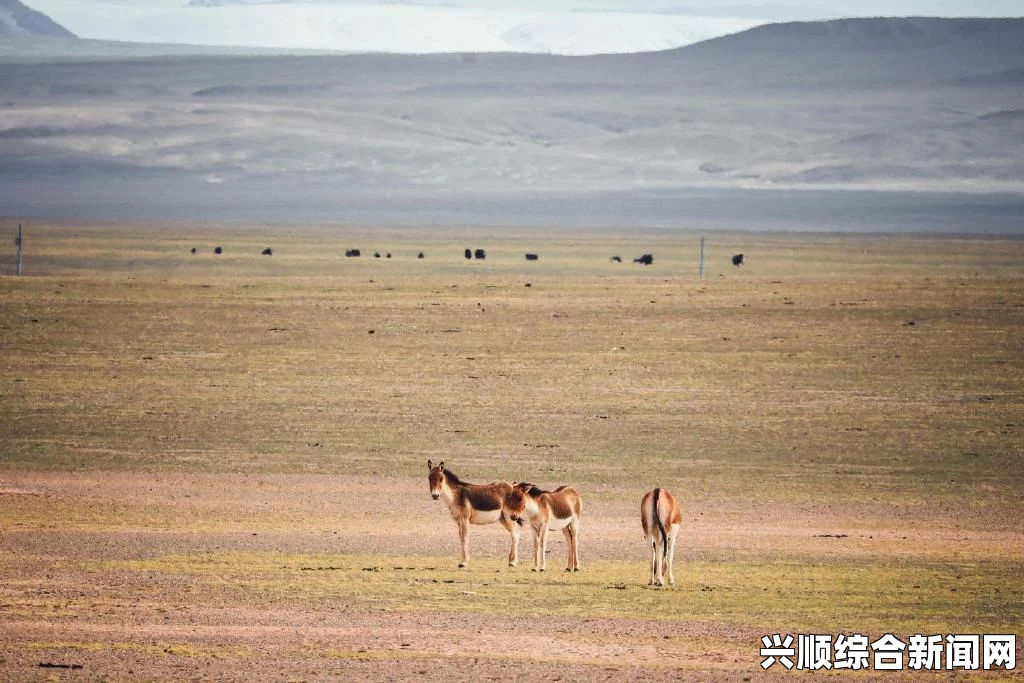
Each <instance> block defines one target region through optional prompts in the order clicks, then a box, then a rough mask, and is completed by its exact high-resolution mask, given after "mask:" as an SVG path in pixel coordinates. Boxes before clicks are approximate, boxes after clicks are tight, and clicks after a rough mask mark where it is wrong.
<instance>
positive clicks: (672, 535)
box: [640, 489, 683, 586]
mask: <svg viewBox="0 0 1024 683" xmlns="http://www.w3.org/2000/svg"><path fill="white" fill-rule="evenodd" d="M640 523H641V524H643V527H644V536H646V537H647V540H648V541H650V543H651V580H650V581H649V582H648V583H647V585H648V586H664V585H665V574H666V573H668V582H669V584H671V585H673V586H674V585H676V577H675V576H674V575H673V574H672V557H673V555H675V552H676V536H677V535H678V534H679V527H680V526H681V525H682V523H683V511H682V509H681V508H680V507H679V503H677V502H676V499H675V496H673V495H672V494H671V493H669V492H668V491H666V490H665V489H654V490H653V491H648V492H647V493H646V494H644V499H643V500H642V501H641V502H640ZM666 570H667V571H666Z"/></svg>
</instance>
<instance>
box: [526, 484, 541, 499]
mask: <svg viewBox="0 0 1024 683" xmlns="http://www.w3.org/2000/svg"><path fill="white" fill-rule="evenodd" d="M527 493H528V494H529V495H530V497H531V498H536V497H538V496H539V495H541V494H542V493H544V492H543V491H541V490H540V487H538V486H534V487H532V488H530V490H529V491H527Z"/></svg>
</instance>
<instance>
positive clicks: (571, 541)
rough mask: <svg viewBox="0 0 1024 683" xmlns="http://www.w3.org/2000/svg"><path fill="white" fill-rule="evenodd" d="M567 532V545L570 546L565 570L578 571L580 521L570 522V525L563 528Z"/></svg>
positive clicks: (563, 531)
mask: <svg viewBox="0 0 1024 683" xmlns="http://www.w3.org/2000/svg"><path fill="white" fill-rule="evenodd" d="M562 533H563V534H565V545H566V547H567V548H568V553H569V561H568V566H566V568H565V571H567V572H578V571H579V570H580V523H579V522H578V521H576V522H570V523H569V526H567V527H565V528H564V529H562Z"/></svg>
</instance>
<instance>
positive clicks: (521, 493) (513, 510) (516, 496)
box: [506, 482, 535, 525]
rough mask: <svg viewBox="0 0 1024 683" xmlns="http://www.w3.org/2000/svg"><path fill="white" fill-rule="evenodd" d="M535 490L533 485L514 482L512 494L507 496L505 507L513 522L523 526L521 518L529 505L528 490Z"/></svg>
mask: <svg viewBox="0 0 1024 683" xmlns="http://www.w3.org/2000/svg"><path fill="white" fill-rule="evenodd" d="M533 488H535V487H534V485H533V484H527V483H524V482H516V483H514V484H512V493H511V494H509V497H508V501H507V503H506V505H507V506H508V516H509V519H511V520H512V521H513V522H516V523H518V524H520V525H522V524H523V516H524V515H526V509H527V507H529V504H530V490H531V489H533Z"/></svg>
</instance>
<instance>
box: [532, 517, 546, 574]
mask: <svg viewBox="0 0 1024 683" xmlns="http://www.w3.org/2000/svg"><path fill="white" fill-rule="evenodd" d="M534 531H535V532H536V534H535V538H534V545H533V571H535V572H543V571H547V569H548V523H547V520H541V526H540V528H539V529H535V530H534Z"/></svg>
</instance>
